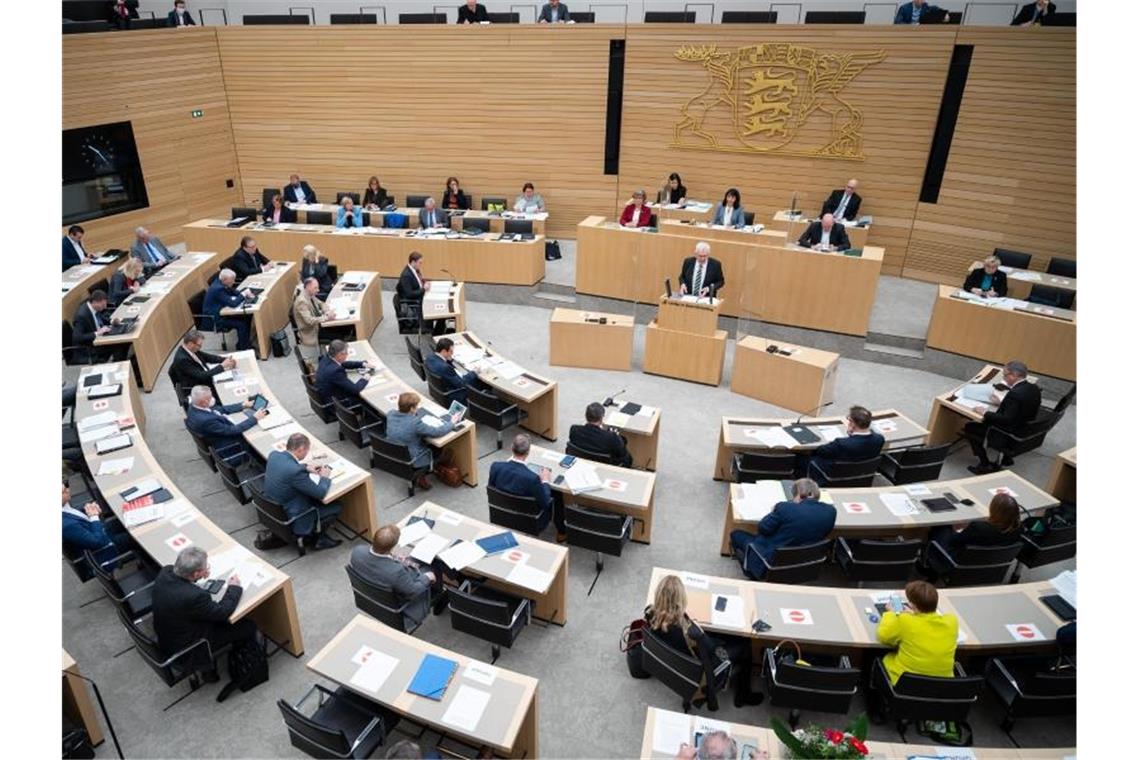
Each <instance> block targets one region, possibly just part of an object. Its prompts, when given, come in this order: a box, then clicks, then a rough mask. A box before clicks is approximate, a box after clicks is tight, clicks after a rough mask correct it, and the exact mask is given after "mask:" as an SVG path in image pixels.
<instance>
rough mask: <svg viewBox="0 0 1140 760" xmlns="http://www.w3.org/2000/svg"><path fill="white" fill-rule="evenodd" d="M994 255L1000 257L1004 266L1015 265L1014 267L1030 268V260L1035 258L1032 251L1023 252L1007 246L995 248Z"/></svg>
mask: <svg viewBox="0 0 1140 760" xmlns="http://www.w3.org/2000/svg"><path fill="white" fill-rule="evenodd" d="M994 256H997V257H998V260H999V261H1001V264H1002V266H1005V267H1013V268H1014V269H1029V262H1030V260H1031V259H1032V258H1033V254H1032V253H1021V252H1020V251H1011V250H1008V249H1006V248H995V249H994Z"/></svg>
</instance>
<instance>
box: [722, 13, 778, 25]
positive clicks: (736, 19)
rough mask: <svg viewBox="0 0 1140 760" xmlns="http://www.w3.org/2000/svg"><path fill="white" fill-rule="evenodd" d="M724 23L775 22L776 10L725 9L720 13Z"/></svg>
mask: <svg viewBox="0 0 1140 760" xmlns="http://www.w3.org/2000/svg"><path fill="white" fill-rule="evenodd" d="M720 23H722V24H774V23H776V11H724V12H723V13H721V14H720Z"/></svg>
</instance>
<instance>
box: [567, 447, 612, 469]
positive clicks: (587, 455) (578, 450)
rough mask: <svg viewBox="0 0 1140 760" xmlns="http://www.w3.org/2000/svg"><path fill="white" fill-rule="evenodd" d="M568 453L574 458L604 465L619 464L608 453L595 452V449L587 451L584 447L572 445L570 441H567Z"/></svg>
mask: <svg viewBox="0 0 1140 760" xmlns="http://www.w3.org/2000/svg"><path fill="white" fill-rule="evenodd" d="M566 453H567V454H569V455H570V456H572V457H579V458H581V459H589V460H590V461H591V462H601V463H603V464H614V465H616V464H618V462H615V461H613V458H612V457H610V455H609V453H608V452H604V451H594V450H593V449H587V448H584V447H582V446H575V445H574V444H572V443H570V441H566Z"/></svg>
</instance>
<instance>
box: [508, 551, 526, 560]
mask: <svg viewBox="0 0 1140 760" xmlns="http://www.w3.org/2000/svg"><path fill="white" fill-rule="evenodd" d="M507 559H508V560H509V561H511V562H518V561H519V560H520V559H522V552H520V551H519V550H518V549H512V550H511V551H509V552H507Z"/></svg>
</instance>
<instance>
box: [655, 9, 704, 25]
mask: <svg viewBox="0 0 1140 760" xmlns="http://www.w3.org/2000/svg"><path fill="white" fill-rule="evenodd" d="M645 23H647V24H695V23H697V13H696V11H646V12H645Z"/></svg>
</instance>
